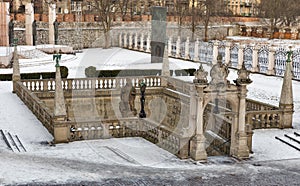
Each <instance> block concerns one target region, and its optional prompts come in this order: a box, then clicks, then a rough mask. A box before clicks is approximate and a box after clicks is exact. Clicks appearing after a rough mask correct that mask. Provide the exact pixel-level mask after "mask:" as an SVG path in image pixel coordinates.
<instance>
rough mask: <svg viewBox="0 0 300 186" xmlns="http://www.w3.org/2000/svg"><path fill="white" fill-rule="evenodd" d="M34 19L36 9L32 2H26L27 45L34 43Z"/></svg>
mask: <svg viewBox="0 0 300 186" xmlns="http://www.w3.org/2000/svg"><path fill="white" fill-rule="evenodd" d="M33 21H34V9H33V4H32V3H26V4H25V33H26V45H33V35H32V23H33Z"/></svg>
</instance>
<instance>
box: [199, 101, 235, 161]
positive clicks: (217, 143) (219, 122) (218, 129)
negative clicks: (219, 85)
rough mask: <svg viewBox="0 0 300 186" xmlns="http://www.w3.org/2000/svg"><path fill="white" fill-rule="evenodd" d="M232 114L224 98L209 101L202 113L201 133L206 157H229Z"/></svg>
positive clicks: (228, 103)
mask: <svg viewBox="0 0 300 186" xmlns="http://www.w3.org/2000/svg"><path fill="white" fill-rule="evenodd" d="M233 116H234V112H233V109H232V105H231V104H230V102H229V101H228V100H226V99H225V98H215V99H214V100H212V101H210V102H209V103H208V104H207V105H206V106H205V109H204V113H203V124H204V125H203V133H204V136H205V138H206V141H205V147H206V153H207V155H208V156H219V155H230V148H231V135H232V129H233V128H234V127H233V122H234V121H233Z"/></svg>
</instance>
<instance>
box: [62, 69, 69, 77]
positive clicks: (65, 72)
mask: <svg viewBox="0 0 300 186" xmlns="http://www.w3.org/2000/svg"><path fill="white" fill-rule="evenodd" d="M60 75H61V78H67V77H68V75H69V69H68V68H67V67H66V66H60Z"/></svg>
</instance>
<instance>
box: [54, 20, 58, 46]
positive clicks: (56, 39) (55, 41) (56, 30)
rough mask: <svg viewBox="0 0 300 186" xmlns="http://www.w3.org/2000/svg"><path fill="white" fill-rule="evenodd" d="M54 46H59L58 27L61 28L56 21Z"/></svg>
mask: <svg viewBox="0 0 300 186" xmlns="http://www.w3.org/2000/svg"><path fill="white" fill-rule="evenodd" d="M53 26H54V44H56V45H57V41H58V26H59V22H58V21H57V20H56V19H55V21H54V23H53Z"/></svg>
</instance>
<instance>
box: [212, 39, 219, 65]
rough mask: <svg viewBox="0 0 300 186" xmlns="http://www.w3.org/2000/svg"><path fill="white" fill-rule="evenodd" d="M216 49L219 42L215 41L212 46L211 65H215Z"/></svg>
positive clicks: (217, 51)
mask: <svg viewBox="0 0 300 186" xmlns="http://www.w3.org/2000/svg"><path fill="white" fill-rule="evenodd" d="M218 47H219V42H218V41H215V42H214V46H213V59H212V64H213V65H215V64H217V58H218V53H219V50H218Z"/></svg>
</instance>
